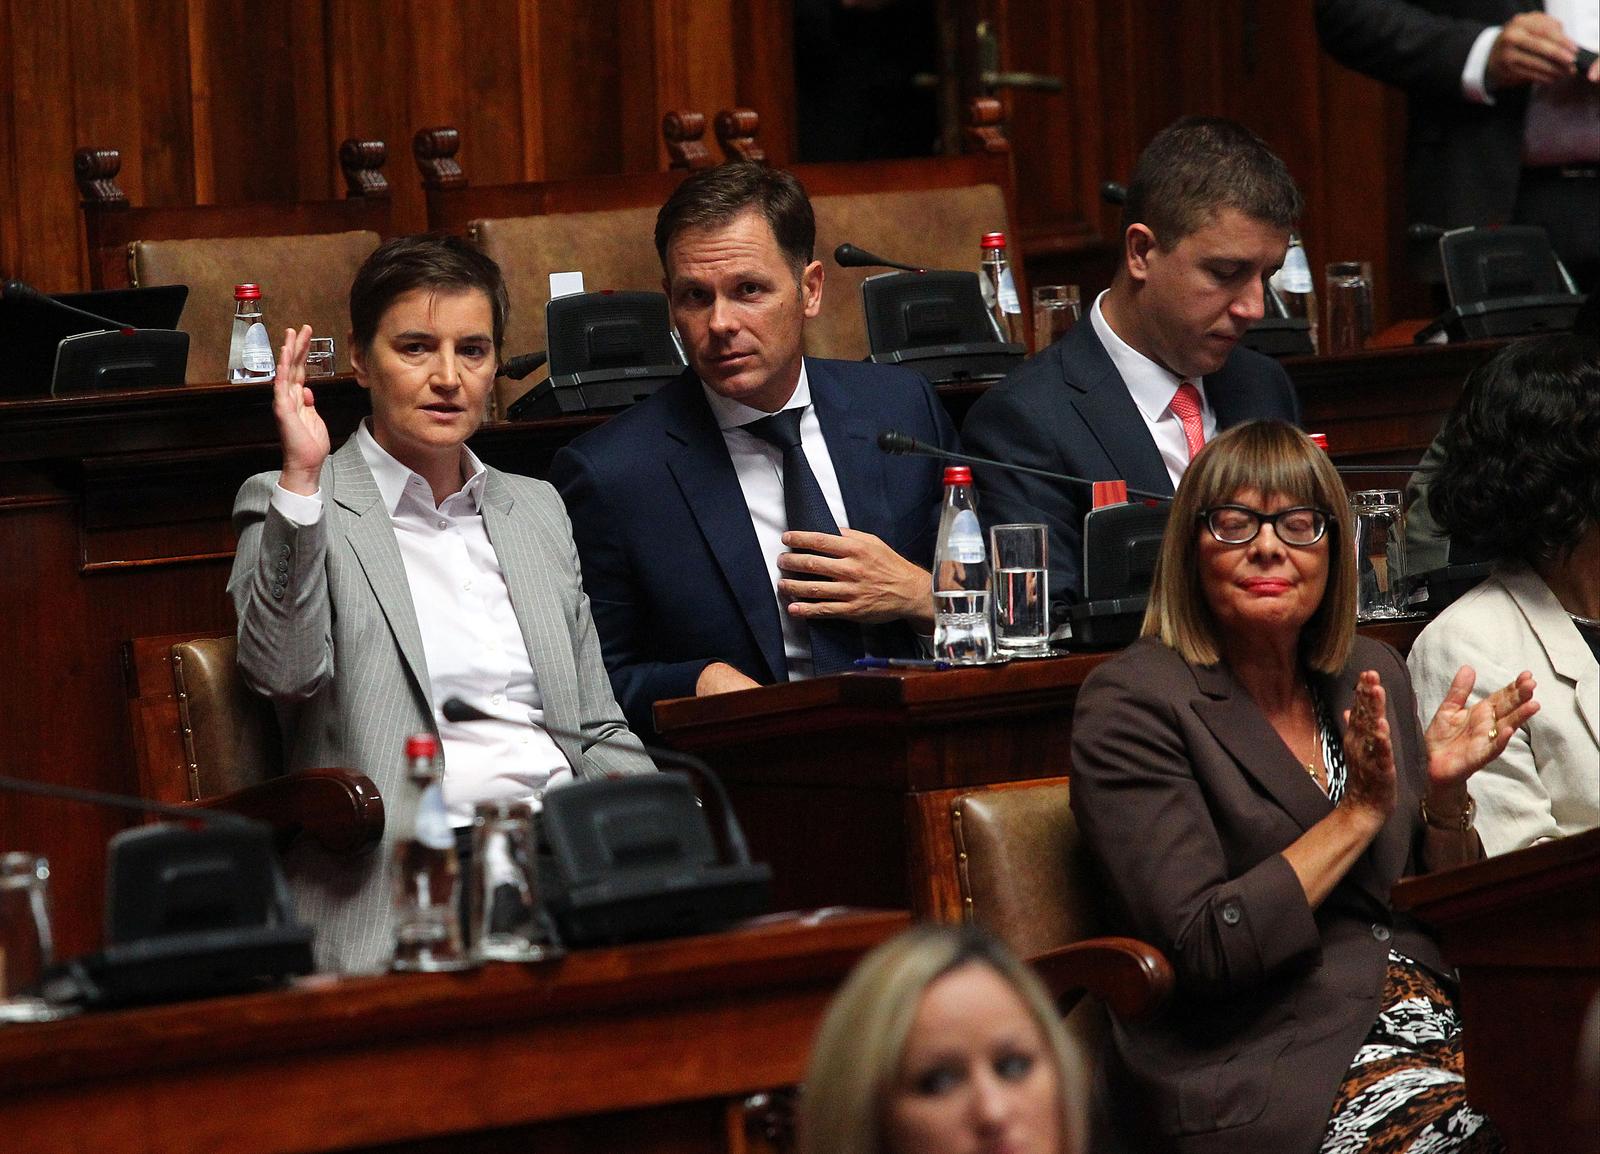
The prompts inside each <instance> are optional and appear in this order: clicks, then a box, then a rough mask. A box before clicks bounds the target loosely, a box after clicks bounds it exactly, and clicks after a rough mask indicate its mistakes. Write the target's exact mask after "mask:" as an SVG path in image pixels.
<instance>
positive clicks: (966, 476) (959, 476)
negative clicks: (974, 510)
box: [944, 465, 972, 485]
mask: <svg viewBox="0 0 1600 1154" xmlns="http://www.w3.org/2000/svg"><path fill="white" fill-rule="evenodd" d="M944 483H945V484H946V485H970V484H972V469H971V467H970V466H967V465H946V466H945V467H944Z"/></svg>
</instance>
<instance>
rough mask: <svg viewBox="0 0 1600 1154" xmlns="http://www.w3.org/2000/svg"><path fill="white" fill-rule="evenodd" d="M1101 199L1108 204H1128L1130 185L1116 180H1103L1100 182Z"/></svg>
mask: <svg viewBox="0 0 1600 1154" xmlns="http://www.w3.org/2000/svg"><path fill="white" fill-rule="evenodd" d="M1100 199H1101V200H1103V201H1105V202H1106V203H1107V204H1127V203H1128V186H1127V185H1125V184H1122V183H1121V182H1119V181H1115V180H1107V181H1102V182H1101V184H1100Z"/></svg>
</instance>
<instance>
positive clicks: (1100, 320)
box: [1089, 293, 1217, 489]
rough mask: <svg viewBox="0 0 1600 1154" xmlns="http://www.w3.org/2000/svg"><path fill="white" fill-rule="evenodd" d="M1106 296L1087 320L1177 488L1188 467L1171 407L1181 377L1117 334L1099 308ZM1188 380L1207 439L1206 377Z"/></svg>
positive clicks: (1211, 432) (1210, 429)
mask: <svg viewBox="0 0 1600 1154" xmlns="http://www.w3.org/2000/svg"><path fill="white" fill-rule="evenodd" d="M1105 297H1106V294H1105V293H1101V294H1100V295H1099V296H1097V297H1095V299H1094V306H1093V307H1092V308H1090V310H1089V323H1090V324H1092V325H1093V326H1094V332H1095V335H1096V336H1097V337H1099V338H1100V344H1101V346H1102V347H1103V348H1104V349H1105V350H1106V355H1107V356H1109V357H1110V358H1111V363H1112V365H1113V366H1115V367H1116V370H1117V373H1118V375H1119V376H1121V377H1122V383H1123V385H1125V386H1126V387H1127V390H1128V396H1130V397H1131V398H1132V399H1133V404H1134V407H1135V408H1137V409H1138V410H1139V415H1140V416H1141V417H1143V418H1144V423H1145V428H1147V429H1149V430H1150V439H1151V440H1152V441H1154V442H1155V445H1156V449H1157V450H1158V451H1159V452H1160V453H1161V460H1162V463H1163V464H1165V465H1166V467H1167V478H1168V479H1169V480H1170V481H1171V482H1172V486H1173V488H1174V489H1176V488H1177V486H1178V481H1179V480H1180V479H1181V478H1182V477H1183V472H1184V470H1185V469H1187V468H1188V467H1189V443H1188V441H1187V439H1185V437H1184V433H1183V422H1182V421H1181V420H1180V419H1179V418H1178V416H1177V414H1175V413H1174V412H1173V411H1172V398H1173V397H1174V396H1176V395H1177V393H1178V386H1179V385H1180V384H1182V383H1183V381H1182V380H1181V379H1180V378H1178V377H1176V376H1174V375H1173V374H1172V372H1171V371H1169V370H1167V369H1164V368H1162V367H1161V366H1160V365H1158V364H1156V362H1155V361H1153V360H1151V359H1150V358H1149V357H1147V356H1145V355H1144V354H1143V353H1141V352H1140V351H1139V350H1138V349H1136V348H1134V347H1133V346H1132V345H1130V344H1129V343H1128V342H1127V341H1125V340H1123V339H1122V338H1121V337H1119V336H1118V335H1117V334H1116V332H1115V331H1114V330H1113V329H1112V327H1111V323H1110V322H1109V321H1107V320H1106V318H1105V312H1104V310H1103V309H1102V308H1101V305H1102V303H1103V302H1104V301H1105ZM1189 380H1190V383H1191V384H1193V385H1194V387H1195V389H1196V390H1197V391H1198V392H1199V393H1200V425H1201V428H1202V429H1203V430H1204V432H1205V439H1206V440H1208V441H1209V440H1210V439H1211V438H1212V437H1214V436H1216V435H1217V414H1216V410H1215V409H1213V408H1212V407H1211V400H1210V398H1209V397H1207V396H1206V385H1205V381H1203V380H1201V379H1200V378H1198V377H1191V378H1189Z"/></svg>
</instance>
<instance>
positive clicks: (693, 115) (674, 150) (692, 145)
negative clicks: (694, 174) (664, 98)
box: [661, 108, 716, 171]
mask: <svg viewBox="0 0 1600 1154" xmlns="http://www.w3.org/2000/svg"><path fill="white" fill-rule="evenodd" d="M705 135H706V114H705V113H703V112H694V111H691V110H689V109H686V108H685V109H678V110H675V111H673V112H669V113H667V114H666V115H665V116H663V117H662V118H661V136H662V139H664V140H665V141H666V142H667V157H668V159H669V161H670V163H669V164H668V165H667V167H668V168H680V169H688V170H691V171H692V170H693V169H697V168H710V167H712V166H713V165H714V164H715V163H716V159H715V158H714V157H713V156H712V155H711V149H709V148H707V147H706V142H705Z"/></svg>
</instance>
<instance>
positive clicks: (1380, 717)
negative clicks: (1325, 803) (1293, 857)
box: [1340, 669, 1395, 826]
mask: <svg viewBox="0 0 1600 1154" xmlns="http://www.w3.org/2000/svg"><path fill="white" fill-rule="evenodd" d="M1387 700H1388V695H1387V694H1386V693H1385V692H1384V688H1383V685H1382V683H1381V682H1380V681H1379V680H1378V674H1377V672H1376V671H1375V670H1372V669H1369V670H1367V671H1366V672H1364V673H1363V674H1361V676H1360V677H1359V678H1358V679H1357V680H1356V702H1355V706H1354V707H1353V708H1351V709H1347V710H1346V711H1345V730H1344V764H1345V771H1346V776H1345V789H1344V800H1343V801H1342V802H1341V803H1340V804H1341V805H1343V806H1345V807H1346V808H1348V809H1350V810H1351V811H1353V812H1356V813H1360V814H1362V815H1363V816H1366V817H1369V818H1371V819H1372V820H1373V821H1374V822H1375V824H1376V825H1377V826H1381V825H1382V824H1383V823H1384V822H1386V821H1388V820H1389V815H1390V814H1391V813H1392V812H1394V806H1395V770H1394V745H1393V743H1392V742H1391V741H1390V737H1389V719H1388V717H1387V716H1385V713H1384V709H1385V706H1386V703H1387Z"/></svg>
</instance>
